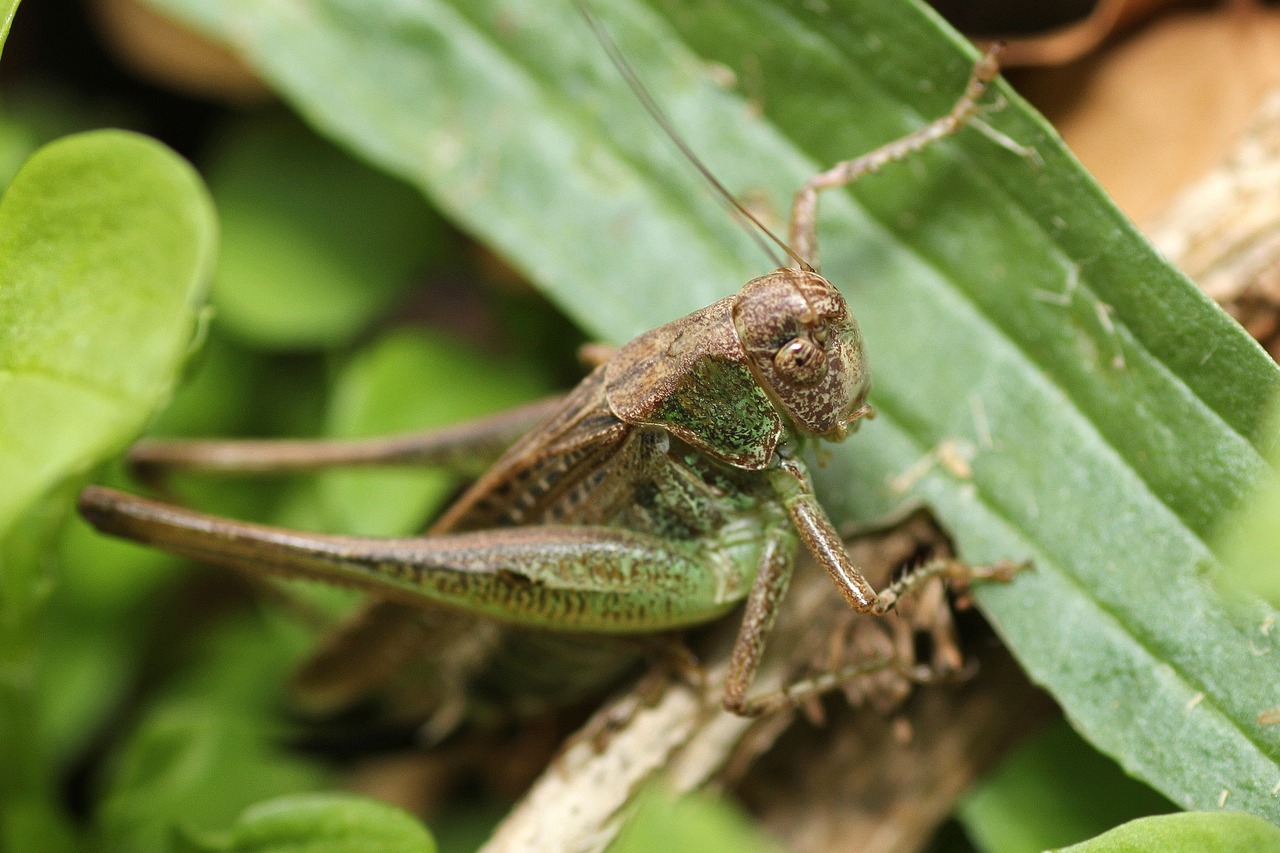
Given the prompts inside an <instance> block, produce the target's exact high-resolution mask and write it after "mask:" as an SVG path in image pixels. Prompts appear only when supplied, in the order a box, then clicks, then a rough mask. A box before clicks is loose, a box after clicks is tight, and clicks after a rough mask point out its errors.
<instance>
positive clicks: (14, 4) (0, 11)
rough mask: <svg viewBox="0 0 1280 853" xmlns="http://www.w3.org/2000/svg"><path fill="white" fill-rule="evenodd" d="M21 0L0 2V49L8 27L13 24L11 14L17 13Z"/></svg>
mask: <svg viewBox="0 0 1280 853" xmlns="http://www.w3.org/2000/svg"><path fill="white" fill-rule="evenodd" d="M20 2H21V0H3V2H0V50H3V49H4V43H5V42H6V41H7V40H8V38H9V27H11V26H13V16H14V15H16V14H17V13H18V4H19V3H20Z"/></svg>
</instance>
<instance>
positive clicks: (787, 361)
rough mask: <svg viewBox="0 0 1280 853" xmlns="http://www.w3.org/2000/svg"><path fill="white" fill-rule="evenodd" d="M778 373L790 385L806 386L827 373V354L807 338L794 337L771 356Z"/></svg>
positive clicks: (816, 382) (815, 383)
mask: <svg viewBox="0 0 1280 853" xmlns="http://www.w3.org/2000/svg"><path fill="white" fill-rule="evenodd" d="M773 364H774V366H775V367H777V369H778V373H779V374H780V375H781V376H782V378H783V379H786V380H787V381H788V382H790V383H791V384H792V385H796V386H799V387H801V388H808V387H810V386H812V385H817V384H818V382H820V381H821V380H822V377H823V376H825V375H826V374H827V354H826V352H824V351H823V349H822V347H820V346H818V345H817V344H815V343H814V342H813V341H811V340H809V339H808V338H795V339H793V340H791V341H789V342H788V343H787V344H785V345H784V346H783V347H782V349H780V350H778V354H777V355H775V356H774V357H773Z"/></svg>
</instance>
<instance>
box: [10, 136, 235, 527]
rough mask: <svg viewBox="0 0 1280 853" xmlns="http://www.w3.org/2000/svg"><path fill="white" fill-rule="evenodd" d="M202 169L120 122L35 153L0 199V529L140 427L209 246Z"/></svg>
mask: <svg viewBox="0 0 1280 853" xmlns="http://www.w3.org/2000/svg"><path fill="white" fill-rule="evenodd" d="M215 234H216V226H215V222H214V217H213V211H212V209H211V207H210V206H209V200H208V197H207V196H206V194H205V192H204V188H203V186H202V184H201V183H200V180H199V178H198V177H197V176H196V174H195V172H194V171H192V169H191V168H190V166H188V165H187V164H186V163H185V162H184V161H182V160H181V159H180V158H178V157H177V156H176V155H174V154H173V153H172V152H171V151H169V150H168V149H167V148H165V147H164V146H162V145H160V144H159V143H158V142H154V141H152V140H149V139H146V138H144V137H141V136H137V135H135V134H131V133H124V132H121V131H98V132H93V133H86V134H82V135H78V136H72V137H68V138H66V139H63V140H61V141H58V142H55V143H52V144H50V145H47V146H45V147H44V148H42V149H41V150H40V151H39V152H37V153H36V154H35V155H34V156H33V157H32V158H31V159H30V160H29V161H28V163H27V165H26V166H25V167H24V168H23V169H22V170H21V171H20V172H19V173H18V175H17V176H16V177H15V178H14V180H13V183H12V184H11V185H10V187H9V189H8V191H7V192H6V193H5V196H4V199H3V201H2V202H0V329H2V330H3V331H4V334H3V335H0V483H3V484H4V488H3V489H0V531H3V530H5V529H6V528H7V527H8V526H9V525H10V524H11V523H12V522H13V520H14V518H15V516H16V515H17V513H18V512H20V511H21V510H22V509H23V508H24V507H26V506H27V505H29V504H30V503H31V502H32V501H33V500H35V499H36V498H37V497H39V496H40V495H41V494H43V493H44V492H46V491H47V490H48V489H49V488H51V487H52V486H53V485H54V484H56V483H58V482H59V481H61V480H63V479H65V478H66V477H68V476H70V475H72V474H76V473H79V472H82V471H84V470H86V469H87V468H88V467H89V466H90V465H92V464H94V463H96V462H97V461H98V460H99V459H101V458H102V457H103V456H104V455H105V454H106V453H107V452H108V451H110V450H112V449H114V448H116V447H119V446H120V445H122V444H124V443H125V442H126V441H128V440H129V439H130V438H131V437H132V436H134V435H136V434H137V433H138V431H139V430H141V428H142V425H143V424H144V423H145V422H146V420H147V418H149V417H150V416H151V414H152V413H153V412H154V411H155V409H156V408H157V406H158V405H159V404H160V403H161V402H163V401H164V399H165V398H166V397H167V396H168V394H169V391H170V386H171V384H172V382H173V379H174V374H175V372H176V369H177V367H178V365H179V364H180V362H181V361H182V358H183V357H184V355H185V352H186V349H187V346H188V345H189V343H190V341H191V335H192V330H193V329H194V315H193V309H194V307H195V305H196V304H197V303H198V302H199V300H200V299H201V298H202V296H203V288H204V285H205V283H206V282H207V280H208V276H209V272H210V269H211V263H212V260H213V253H214V242H215Z"/></svg>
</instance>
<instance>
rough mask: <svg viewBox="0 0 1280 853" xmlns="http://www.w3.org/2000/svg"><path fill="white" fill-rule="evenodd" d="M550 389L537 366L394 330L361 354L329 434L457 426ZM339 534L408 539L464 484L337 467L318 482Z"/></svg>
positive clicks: (411, 472)
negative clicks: (434, 510) (503, 359)
mask: <svg viewBox="0 0 1280 853" xmlns="http://www.w3.org/2000/svg"><path fill="white" fill-rule="evenodd" d="M549 390H550V389H549V388H548V383H547V381H546V380H545V379H543V378H541V377H539V376H538V375H537V374H536V373H535V371H534V369H533V368H532V367H527V366H524V365H520V364H516V363H511V362H502V361H497V360H495V359H492V358H486V357H484V356H482V355H481V354H480V353H478V352H476V351H475V350H473V349H471V348H469V347H468V346H467V345H466V344H463V343H461V342H458V341H453V340H449V339H447V338H445V337H443V336H441V335H438V334H430V333H425V332H407V331H406V332H397V333H393V334H389V335H386V336H384V337H382V338H381V339H379V340H378V341H377V343H375V344H373V345H372V346H370V347H368V348H367V349H365V350H364V351H362V352H361V353H359V354H357V355H356V356H355V357H354V358H353V359H352V360H351V362H350V363H349V364H348V365H347V366H346V368H345V369H344V370H343V371H342V373H341V374H340V375H339V376H338V378H337V380H336V382H335V383H334V387H333V392H332V397H331V399H330V405H329V416H328V425H327V427H326V433H327V434H328V435H330V436H333V437H341V438H351V437H359V436H373V435H391V434H393V433H403V432H409V431H413V430H422V429H429V428H431V427H434V426H444V425H446V424H452V423H458V422H461V421H465V420H468V419H470V418H476V417H480V416H482V415H487V414H491V413H493V412H497V411H500V410H502V409H505V408H509V407H511V406H514V405H516V404H518V403H522V402H525V401H527V400H530V399H533V398H534V397H537V396H539V395H540V394H544V393H547V392H548V391H549ZM318 480H319V489H320V496H321V499H322V501H323V502H324V506H325V509H326V510H327V511H328V513H329V515H330V517H331V519H332V525H331V526H332V528H333V529H335V530H341V531H344V532H349V533H360V534H366V535H381V536H404V535H408V534H411V533H416V532H418V531H420V530H422V527H423V524H424V521H425V519H426V518H427V517H428V515H429V514H430V512H431V511H432V510H433V509H435V508H437V507H438V506H439V504H440V503H441V502H442V501H443V500H444V499H445V498H446V497H448V496H449V494H450V493H451V492H452V491H453V490H454V489H456V488H457V487H458V486H459V480H458V478H457V477H456V476H452V475H450V474H447V473H445V472H443V471H439V470H431V469H410V468H404V467H401V468H398V469H385V470H375V471H371V470H346V471H343V470H334V471H328V472H325V473H323V474H321V475H320V476H319V478H318Z"/></svg>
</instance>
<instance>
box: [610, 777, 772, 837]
mask: <svg viewBox="0 0 1280 853" xmlns="http://www.w3.org/2000/svg"><path fill="white" fill-rule="evenodd" d="M778 849H779V848H778V845H777V844H775V843H774V842H773V841H772V840H770V839H769V838H768V837H767V836H765V835H764V834H763V833H762V832H761V831H760V830H759V829H758V828H757V827H756V826H755V824H753V823H752V822H751V818H750V817H749V816H748V815H747V814H746V813H745V812H743V810H742V807H741V806H739V805H738V804H736V803H735V802H733V801H732V800H730V799H729V798H728V797H727V796H725V795H724V794H717V793H713V792H707V791H699V792H695V793H693V794H688V795H685V796H682V797H677V796H676V795H675V794H673V793H671V792H670V791H668V790H667V789H666V788H665V786H664V785H662V784H661V783H658V784H651V785H649V786H648V787H647V788H646V789H645V790H644V791H642V792H641V793H640V795H639V796H638V797H637V798H636V809H635V812H634V813H633V814H631V815H630V816H629V817H628V818H627V822H626V823H625V824H624V825H623V827H622V830H621V831H620V832H619V833H618V837H617V839H616V840H615V841H614V842H613V843H612V844H610V845H609V853H644V851H648V850H671V851H682V850H689V851H692V850H737V851H741V852H742V853H774V851H777V850H778Z"/></svg>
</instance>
